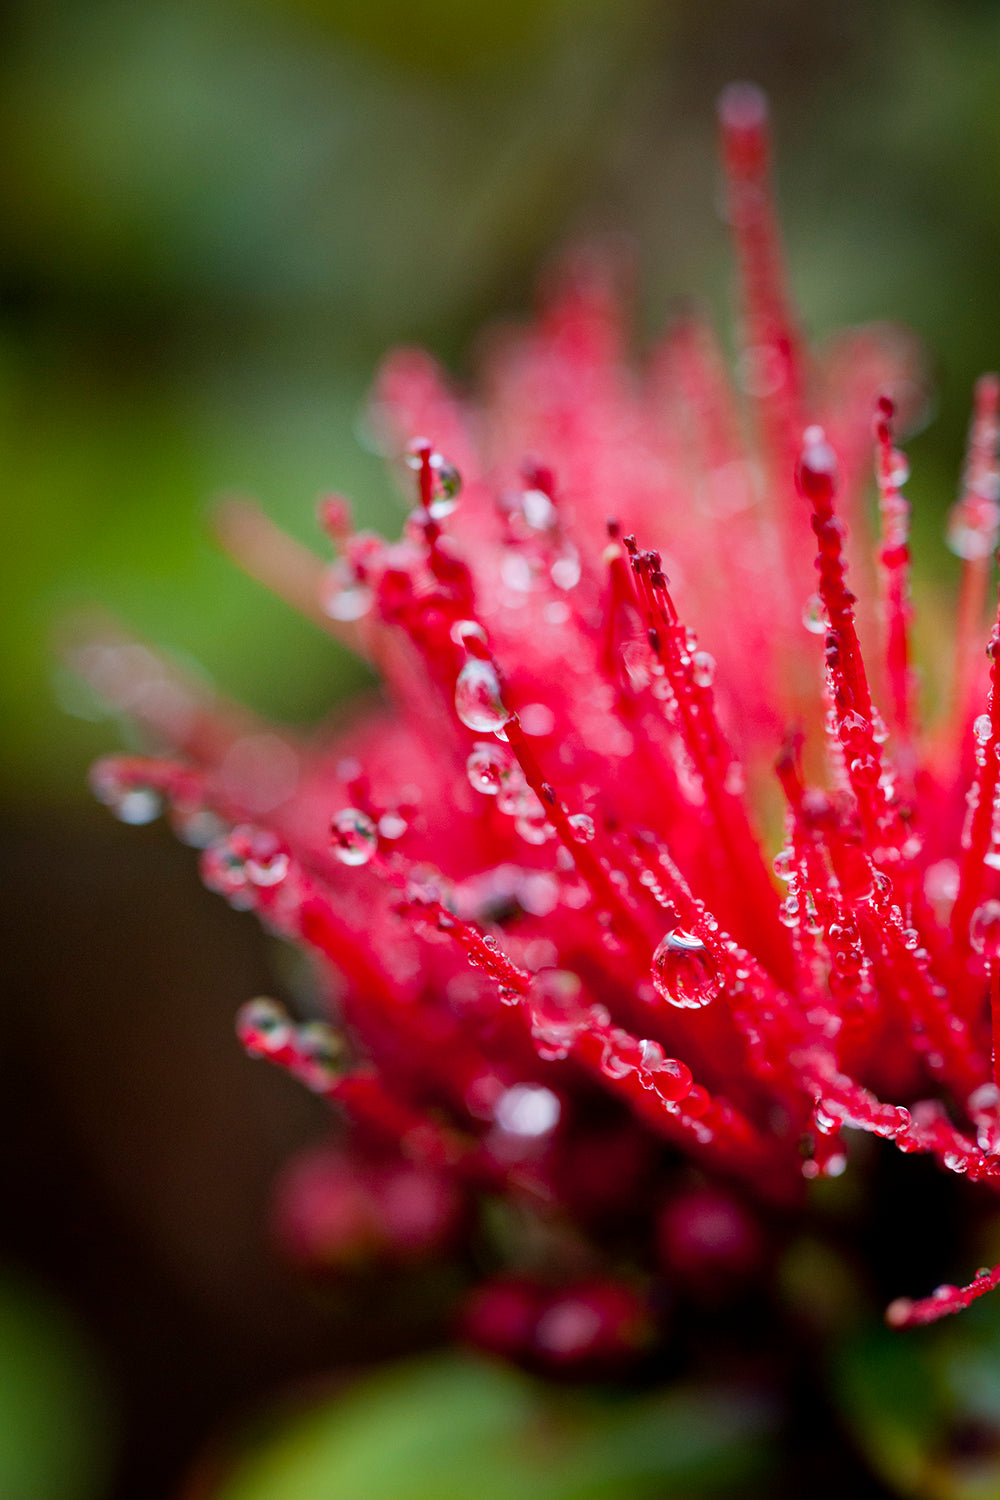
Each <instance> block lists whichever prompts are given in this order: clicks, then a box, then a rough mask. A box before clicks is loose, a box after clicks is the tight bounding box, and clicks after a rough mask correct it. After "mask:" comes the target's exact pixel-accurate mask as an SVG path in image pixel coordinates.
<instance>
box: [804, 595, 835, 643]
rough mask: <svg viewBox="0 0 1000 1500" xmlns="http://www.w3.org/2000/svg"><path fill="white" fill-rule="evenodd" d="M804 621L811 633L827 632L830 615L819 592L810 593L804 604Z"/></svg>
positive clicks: (822, 633)
mask: <svg viewBox="0 0 1000 1500" xmlns="http://www.w3.org/2000/svg"><path fill="white" fill-rule="evenodd" d="M802 623H803V625H804V626H805V627H806V629H807V630H808V632H809V634H810V635H825V634H826V631H827V628H828V626H829V624H830V617H829V615H828V614H827V612H826V605H825V604H824V603H823V600H822V598H821V597H820V595H819V594H810V595H809V598H808V599H807V600H806V602H805V604H804V605H803V606H802Z"/></svg>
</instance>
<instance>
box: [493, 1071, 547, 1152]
mask: <svg viewBox="0 0 1000 1500" xmlns="http://www.w3.org/2000/svg"><path fill="white" fill-rule="evenodd" d="M561 1114H562V1105H561V1104H560V1102H559V1096H558V1094H554V1093H553V1092H552V1090H551V1089H547V1088H545V1087H544V1085H542V1084H538V1083H515V1084H514V1086H513V1088H509V1089H505V1090H504V1092H503V1093H502V1094H501V1095H500V1097H499V1099H498V1100H497V1102H496V1104H495V1105H494V1107H493V1118H494V1119H495V1120H496V1122H497V1124H498V1125H499V1126H500V1129H501V1130H503V1131H506V1133H507V1134H508V1135H519V1136H522V1137H526V1138H528V1139H531V1140H535V1139H538V1138H539V1137H540V1136H543V1135H549V1134H550V1133H551V1131H553V1130H554V1129H555V1128H556V1126H557V1125H558V1124H559V1116H560V1115H561Z"/></svg>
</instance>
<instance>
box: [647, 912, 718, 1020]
mask: <svg viewBox="0 0 1000 1500" xmlns="http://www.w3.org/2000/svg"><path fill="white" fill-rule="evenodd" d="M652 973H653V983H654V985H655V986H656V989H657V992H658V993H659V995H660V996H661V997H662V998H663V999H664V1000H666V1001H667V1003H668V1004H669V1005H676V1006H677V1007H678V1009H680V1010H702V1009H703V1008H704V1007H705V1006H706V1005H709V1004H710V1003H711V1002H712V1001H713V1000H714V999H715V997H716V995H718V993H719V975H718V969H717V968H716V964H715V959H714V958H713V957H712V955H711V953H709V951H708V949H707V948H706V947H705V944H704V943H703V942H702V941H701V939H700V938H698V937H695V935H694V934H693V933H691V932H685V931H684V929H683V928H681V927H675V928H673V929H672V931H670V932H668V933H667V934H666V935H665V936H664V937H663V938H662V940H661V941H660V944H659V946H658V947H657V949H656V952H655V953H654V954H653V965H652Z"/></svg>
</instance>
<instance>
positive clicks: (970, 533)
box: [945, 501, 1000, 562]
mask: <svg viewBox="0 0 1000 1500" xmlns="http://www.w3.org/2000/svg"><path fill="white" fill-rule="evenodd" d="M998 521H1000V512H998V509H997V506H996V505H995V504H994V503H992V502H991V501H987V502H985V503H984V504H983V505H982V506H981V507H979V508H978V509H977V511H976V512H970V510H969V509H968V507H967V506H965V505H962V504H959V505H955V506H953V507H952V510H951V514H950V515H949V517H948V527H947V531H946V533H945V540H946V542H947V544H948V549H949V551H951V552H954V554H955V556H956V557H961V558H962V559H963V560H964V561H965V562H971V561H972V560H973V559H975V558H977V557H989V555H990V553H991V552H992V551H993V548H994V547H995V546H996V532H997V523H998Z"/></svg>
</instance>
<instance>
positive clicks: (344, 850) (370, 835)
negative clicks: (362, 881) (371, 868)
mask: <svg viewBox="0 0 1000 1500" xmlns="http://www.w3.org/2000/svg"><path fill="white" fill-rule="evenodd" d="M330 847H331V849H332V850H333V853H334V855H335V856H336V858H337V859H339V860H340V862H341V864H344V865H366V864H367V863H368V861H369V860H370V859H371V857H372V855H373V854H374V853H375V850H376V849H377V848H378V831H377V829H376V827H375V824H374V823H373V822H372V820H371V818H370V817H369V816H368V814H367V813H363V812H361V810H360V809H359V808H357V807H345V808H343V809H342V811H340V812H339V813H337V814H336V815H335V816H334V817H333V818H332V819H331V821H330Z"/></svg>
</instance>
